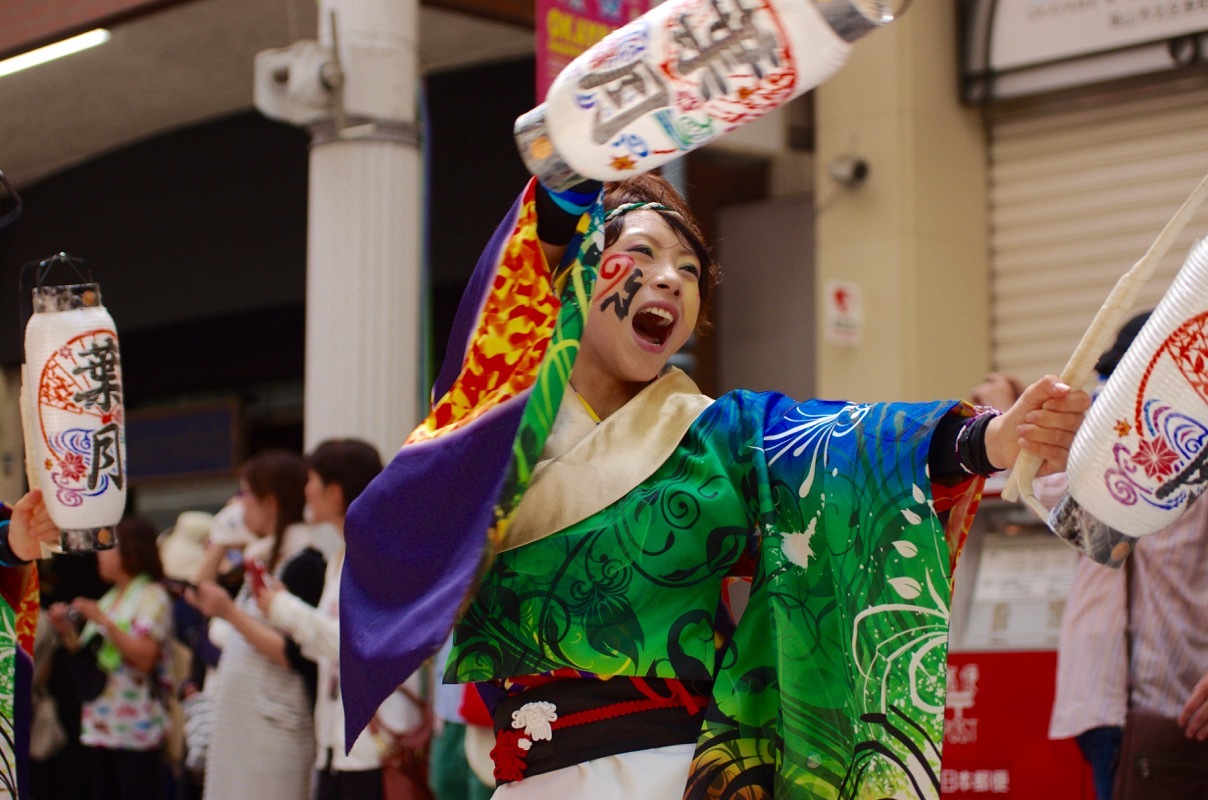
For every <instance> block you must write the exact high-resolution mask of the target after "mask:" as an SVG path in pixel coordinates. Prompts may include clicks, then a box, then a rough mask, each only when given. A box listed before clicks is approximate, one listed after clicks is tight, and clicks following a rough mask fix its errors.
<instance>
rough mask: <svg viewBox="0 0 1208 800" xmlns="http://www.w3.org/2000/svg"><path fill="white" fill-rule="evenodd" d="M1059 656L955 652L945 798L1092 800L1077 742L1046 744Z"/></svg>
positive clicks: (951, 665) (947, 725)
mask: <svg viewBox="0 0 1208 800" xmlns="http://www.w3.org/2000/svg"><path fill="white" fill-rule="evenodd" d="M1056 675H1057V654H1056V653H1054V652H1052V651H1047V652H1035V653H954V654H951V655H949V656H948V708H947V711H946V713H945V715H944V766H943V772H942V773H941V776H940V792H941V794H942V795H943V796H944V797H945V798H952V800H958V799H959V800H966V798H967V799H968V800H997V798H1015V800H1033V798H1042V797H1060V798H1063V799H1068V800H1080V799H1081V800H1094V788H1093V786H1092V785H1091V781H1090V773H1089V771H1088V770H1087V769H1086V767H1085V766H1084V764H1083V761H1082V756H1081V755H1080V754H1079V752H1078V746H1077V745H1076V744H1074V741H1073V740H1072V739H1066V740H1061V741H1052V740H1050V739H1049V738H1048V730H1049V714H1050V712H1051V711H1052V708H1053V691H1054V688H1055V680H1056Z"/></svg>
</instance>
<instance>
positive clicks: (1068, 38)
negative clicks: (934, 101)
mask: <svg viewBox="0 0 1208 800" xmlns="http://www.w3.org/2000/svg"><path fill="white" fill-rule="evenodd" d="M1205 30H1208V2H1206V1H1205V0H998V2H997V3H996V4H995V6H994V21H993V27H992V29H991V37H992V38H991V43H990V52H989V60H990V64H989V66H990V68H991V69H994V70H1009V69H1016V68H1019V67H1027V66H1032V65H1036V64H1045V63H1048V62H1052V61H1057V60H1060V59H1067V58H1073V57H1076V56H1083V55H1087V54H1090V53H1103V52H1107V51H1111V50H1118V49H1120V48H1124V47H1129V46H1132V45H1138V44H1145V43H1147V42H1157V41H1164V40H1166V39H1171V38H1174V37H1177V36H1185V35H1187V34H1192V33H1196V32H1200V31H1205Z"/></svg>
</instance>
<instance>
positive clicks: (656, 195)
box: [604, 172, 721, 332]
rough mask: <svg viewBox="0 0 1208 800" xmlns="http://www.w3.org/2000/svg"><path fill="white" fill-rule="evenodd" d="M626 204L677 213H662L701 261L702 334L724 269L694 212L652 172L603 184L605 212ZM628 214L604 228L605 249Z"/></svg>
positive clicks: (622, 226) (622, 215) (617, 235)
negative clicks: (661, 207)
mask: <svg viewBox="0 0 1208 800" xmlns="http://www.w3.org/2000/svg"><path fill="white" fill-rule="evenodd" d="M626 203H658V204H659V205H664V206H666V207H667V208H669V209H671V210H672V211H674V212H675V213H674V214H667V213H663V215H662V216H663V219H665V220H667V223H668V224H669V225H670V226H671V227H672V229H673V230H675V232H676V233H677V234H679V236H680V238H681V239H683V241H684V243H685V244H687V245H688V246H689V247H691V248H692V250H693V252H695V253H696V258H697V259H698V260H699V261H700V270H701V275H700V308H701V310H700V317H699V318H698V319H697V323H696V329H697V331H698V332H703V331H706V330H708V329H709V321H708V313H707V308H708V305H707V304H708V300H709V295H710V294H711V293H712V290H713V287H715V286H716V285H717V282H718V281H719V280H720V279H721V269H720V268H719V267H718V266H717V261H716V260H714V258H713V253H712V251H710V250H709V246H708V245H707V244H706V243H705V236H704V234H702V233H701V230H700V225H699V224H698V223H697V221H696V217H695V216H693V214H692V209H690V208H688V204H687V203H686V202H685V201H684V198H683V197H682V196H681V195H680V193H679V192H677V191H676V190H675V187H674V186H672V185H671V184H670V183H668V182H667V179H666V178H663V177H662V176H660V175H655V174H653V173H649V172H646V173H642V174H641V175H634V176H633V177H631V178H626V179H625V180H623V181H616V182H613V183H606V184H604V213H605V214H607V213H608V212H609V211H612V210H613V209H615V208H620V207H621V206H623V205H625V204H626ZM625 217H626V215H625V214H618V215H617V216H616V217H614V218H613V219H611V220H609V221H608V223H606V224H605V226H604V247H605V248H609V247H611V246H612V245H613V244H614V243H615V242H616V240H617V239H619V238H620V236H621V231H622V230H624V228H625Z"/></svg>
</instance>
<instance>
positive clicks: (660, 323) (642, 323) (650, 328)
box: [633, 306, 675, 347]
mask: <svg viewBox="0 0 1208 800" xmlns="http://www.w3.org/2000/svg"><path fill="white" fill-rule="evenodd" d="M674 327H675V314H673V313H672V312H670V311H668V310H667V309H665V308H660V307H659V306H646V307H645V308H643V309H641V310H639V311H638V312H637V313H636V314H634V315H633V330H634V333H636V334H637V335H638V338H640V339H642V340H643V341H646V342H649V343H650V344H652V345H654V346H656V347H662V346H663V345H664V344H666V342H667V337H668V336H670V335H671V331H672V329H673V328H674Z"/></svg>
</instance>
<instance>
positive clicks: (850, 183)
mask: <svg viewBox="0 0 1208 800" xmlns="http://www.w3.org/2000/svg"><path fill="white" fill-rule="evenodd" d="M826 169H827V171H828V172H830V175H831V177H832V178H834V179H835V182H836V183H838V184H839V185H840V186H843V187H844V188H847V189H855V188H856V187H857V186H859V185H860V184H862V183H864V180H865V179H866V178H867V177H868V162H867V161H865V160H864V159H862V158H859V157H858V156H836V157H835V158H833V159H831V162H830V163H829V164H827V165H826Z"/></svg>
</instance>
